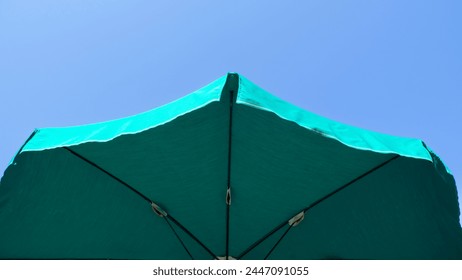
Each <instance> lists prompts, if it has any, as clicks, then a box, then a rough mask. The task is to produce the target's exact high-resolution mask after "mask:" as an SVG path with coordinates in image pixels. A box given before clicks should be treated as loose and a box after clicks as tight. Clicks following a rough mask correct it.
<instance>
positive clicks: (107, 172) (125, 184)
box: [63, 147, 218, 259]
mask: <svg viewBox="0 0 462 280" xmlns="http://www.w3.org/2000/svg"><path fill="white" fill-rule="evenodd" d="M63 148H64V149H65V150H67V151H69V152H70V153H71V154H73V155H74V156H76V157H78V158H80V159H81V160H83V161H85V162H86V163H88V164H90V165H92V166H93V167H95V168H97V169H99V170H100V171H102V172H103V173H105V174H106V175H108V176H109V177H111V178H113V179H114V180H116V181H117V182H119V183H120V184H122V185H123V186H125V187H127V188H129V189H130V190H132V191H133V192H134V193H136V194H137V195H139V196H140V197H141V198H143V199H144V200H146V201H147V202H148V203H149V205H151V206H152V203H153V201H152V200H151V199H149V198H148V197H147V196H145V195H144V194H142V193H141V192H139V191H138V190H137V189H135V188H134V187H132V186H130V185H129V184H128V183H126V182H124V181H123V180H121V179H120V178H118V177H116V176H114V175H113V174H111V173H110V172H109V171H107V170H105V169H104V168H102V167H101V166H99V165H97V164H96V163H94V162H92V161H90V160H89V159H87V158H85V157H83V156H82V155H80V154H78V153H77V152H75V151H73V150H72V149H70V148H68V147H63ZM164 217H165V218H166V219H169V220H170V221H172V222H173V223H175V224H176V225H177V226H178V227H180V228H181V229H182V230H183V231H184V232H185V233H186V234H188V235H189V236H190V237H191V238H192V239H194V240H195V241H196V242H197V243H198V244H199V245H201V246H202V247H203V248H204V249H205V250H206V251H207V252H208V253H209V254H210V255H211V256H212V257H213V258H214V259H218V257H217V255H215V254H214V253H213V252H212V251H211V250H210V249H209V248H208V247H207V246H205V244H204V243H202V242H201V241H200V240H199V239H198V238H197V237H196V236H195V235H194V234H192V233H191V232H190V231H189V230H188V229H186V228H185V227H184V226H183V225H182V224H181V223H180V222H178V221H177V220H176V219H175V218H173V217H172V216H171V215H166V216H164ZM174 233H175V234H176V232H175V231H174ZM182 243H183V242H182ZM188 253H189V252H188Z"/></svg>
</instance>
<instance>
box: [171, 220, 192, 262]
mask: <svg viewBox="0 0 462 280" xmlns="http://www.w3.org/2000/svg"><path fill="white" fill-rule="evenodd" d="M164 219H165V222H167V224H168V226H169V227H170V228H171V229H172V231H173V233H174V234H175V236H176V238H178V241H180V243H181V245H182V246H183V248H184V249H185V250H186V253H188V255H189V257H190V258H191V260H194V258H193V256H192V255H191V252H189V250H188V248H186V244H184V242H183V240H181V238H180V236H179V235H178V233H177V232H176V230H175V229H174V228H173V226H172V224H170V222H169V221H168V219H167V218H166V217H165V216H164Z"/></svg>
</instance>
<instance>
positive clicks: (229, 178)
mask: <svg viewBox="0 0 462 280" xmlns="http://www.w3.org/2000/svg"><path fill="white" fill-rule="evenodd" d="M233 95H234V91H232V90H231V91H230V92H229V126H228V178H227V190H226V250H225V251H226V259H228V258H229V210H230V209H229V208H230V206H231V147H232V146H231V143H232V133H233Z"/></svg>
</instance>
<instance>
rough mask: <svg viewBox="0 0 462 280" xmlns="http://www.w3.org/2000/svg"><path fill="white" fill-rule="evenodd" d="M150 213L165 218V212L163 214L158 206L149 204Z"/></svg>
mask: <svg viewBox="0 0 462 280" xmlns="http://www.w3.org/2000/svg"><path fill="white" fill-rule="evenodd" d="M151 207H152V211H154V213H156V214H157V216H159V217H167V212H165V211H164V210H163V209H162V208H160V206H159V205H157V204H155V203H154V202H151Z"/></svg>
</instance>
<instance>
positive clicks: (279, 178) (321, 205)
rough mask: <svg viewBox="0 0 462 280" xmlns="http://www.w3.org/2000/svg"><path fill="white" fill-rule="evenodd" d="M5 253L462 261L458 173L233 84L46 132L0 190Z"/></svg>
mask: <svg viewBox="0 0 462 280" xmlns="http://www.w3.org/2000/svg"><path fill="white" fill-rule="evenodd" d="M0 225H1V230H0V258H3V259H191V258H194V259H217V258H225V259H226V258H237V259H263V258H268V259H331V258H340V259H462V230H461V227H460V224H459V206H458V201H457V190H456V185H455V182H454V179H453V176H452V175H451V174H450V171H449V170H448V169H447V168H446V167H445V166H444V164H443V163H442V161H441V160H440V159H439V158H438V157H437V156H436V155H435V154H434V153H433V152H432V151H431V150H430V149H429V148H428V147H426V146H425V144H424V143H423V142H422V141H420V140H417V139H407V138H400V137H394V136H389V135H384V134H379V133H376V132H371V131H366V130H363V129H359V128H355V127H352V126H348V125H344V124H341V123H338V122H334V121H332V120H328V119H326V118H323V117H320V116H317V115H315V114H312V113H310V112H307V111H304V110H302V109H300V108H298V107H296V106H294V105H291V104H289V103H287V102H285V101H283V100H280V99H278V98H277V97H275V96H273V95H271V94H269V93H267V92H266V91H264V90H263V89H261V88H259V87H258V86H256V85H255V84H253V83H251V82H250V81H248V80H247V79H245V78H244V77H242V76H239V75H238V74H234V73H231V74H228V75H227V76H224V77H222V78H220V79H218V80H216V81H215V82H213V83H211V84H209V85H207V86H205V87H204V88H202V89H200V90H198V91H196V92H194V93H192V94H189V95H187V96H185V97H184V98H182V99H179V100H177V101H175V102H172V103H170V104H167V105H165V106H163V107H160V108H157V109H154V110H152V111H149V112H145V113H142V114H139V115H136V116H132V117H128V118H123V119H119V120H114V121H109V122H104V123H97V124H91V125H84V126H77V127H66V128H45V129H38V130H36V131H35V132H34V133H33V134H32V135H31V137H30V138H29V140H28V141H27V142H26V143H25V144H24V146H23V147H22V148H21V150H20V151H19V152H18V154H17V155H16V156H15V158H14V159H13V160H12V162H11V163H10V165H9V166H8V168H7V169H6V171H5V173H4V176H3V177H2V179H1V182H0Z"/></svg>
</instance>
